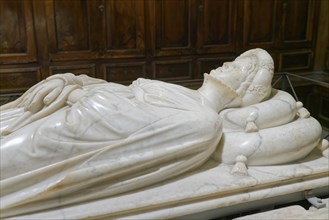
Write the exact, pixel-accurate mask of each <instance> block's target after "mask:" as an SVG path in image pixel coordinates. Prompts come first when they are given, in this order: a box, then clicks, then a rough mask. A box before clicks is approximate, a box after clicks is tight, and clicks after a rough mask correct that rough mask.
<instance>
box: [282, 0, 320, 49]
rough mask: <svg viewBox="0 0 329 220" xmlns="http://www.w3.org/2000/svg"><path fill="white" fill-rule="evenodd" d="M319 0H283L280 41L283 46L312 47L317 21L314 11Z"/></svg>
mask: <svg viewBox="0 0 329 220" xmlns="http://www.w3.org/2000/svg"><path fill="white" fill-rule="evenodd" d="M318 3H319V1H317V0H281V1H280V7H279V11H280V12H279V15H280V18H281V37H280V42H281V45H282V46H283V47H292V46H295V47H296V46H299V47H306V46H308V47H311V46H312V44H313V35H314V30H313V26H314V25H313V23H314V22H316V21H317V16H316V14H315V13H314V10H315V7H317V6H318Z"/></svg>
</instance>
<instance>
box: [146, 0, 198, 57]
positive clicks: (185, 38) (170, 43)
mask: <svg viewBox="0 0 329 220" xmlns="http://www.w3.org/2000/svg"><path fill="white" fill-rule="evenodd" d="M194 2H195V1H192V0H180V1H172V0H156V1H150V2H149V4H150V7H149V8H150V10H151V14H150V21H151V23H150V25H151V27H152V28H153V30H152V31H153V35H154V37H153V40H154V41H155V42H154V48H152V49H153V50H152V52H153V55H154V56H172V55H179V56H181V55H184V54H187V55H190V54H193V53H194V50H195V30H196V27H195V10H194V9H195V7H193V6H194V4H193V3H194Z"/></svg>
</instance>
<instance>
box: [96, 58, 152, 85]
mask: <svg viewBox="0 0 329 220" xmlns="http://www.w3.org/2000/svg"><path fill="white" fill-rule="evenodd" d="M103 71H104V74H105V77H104V78H105V79H106V80H107V81H109V82H120V83H124V84H129V83H131V82H132V81H134V80H136V79H137V78H140V77H142V78H145V77H146V63H145V62H133V63H116V64H103Z"/></svg>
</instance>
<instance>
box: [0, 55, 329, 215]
mask: <svg viewBox="0 0 329 220" xmlns="http://www.w3.org/2000/svg"><path fill="white" fill-rule="evenodd" d="M272 76H273V60H272V58H271V57H270V55H269V54H268V53H267V52H266V51H264V50H262V49H254V50H250V51H247V52H245V53H243V54H242V55H241V56H239V57H238V58H236V59H235V60H234V61H233V62H228V63H225V64H224V65H223V66H222V67H219V68H217V69H215V70H212V71H211V72H210V73H209V74H205V78H204V83H203V85H202V87H201V88H200V89H198V90H191V89H188V88H185V87H182V86H179V85H174V84H170V83H165V82H161V81H157V80H149V79H137V80H136V81H134V82H133V83H132V84H131V85H130V86H123V85H119V84H115V83H107V82H105V81H103V80H99V79H93V78H90V77H88V76H84V75H81V76H75V75H73V74H70V73H67V74H59V75H54V76H51V77H49V78H47V79H46V80H44V81H42V82H40V83H39V84H37V85H35V86H33V87H32V88H31V89H29V90H28V91H27V92H26V93H25V94H24V95H23V96H22V97H20V98H19V99H17V100H16V101H14V102H12V103H9V104H7V105H5V106H1V114H0V115H1V127H0V132H1V139H0V141H1V175H0V177H1V181H0V187H1V190H0V192H1V204H0V205H1V215H2V216H18V215H21V216H24V215H26V214H27V213H35V216H33V218H34V217H35V218H36V217H38V216H39V217H40V218H46V217H47V218H48V216H53V215H60V213H62V215H60V216H61V218H68V219H69V218H76V217H77V218H85V217H88V216H93V217H96V216H102V215H103V214H104V215H107V214H109V213H111V215H117V214H119V213H120V212H125V213H128V212H132V211H133V210H135V209H138V210H139V212H140V210H141V209H145V208H146V207H148V208H150V207H151V209H152V208H154V210H152V212H153V211H155V210H157V207H163V204H166V205H170V204H172V205H173V204H175V203H177V202H183V203H185V202H186V201H190V200H191V201H192V200H193V201H194V200H199V199H202V198H203V197H205V198H206V197H208V196H210V197H213V196H214V195H217V194H218V195H221V194H222V193H223V194H225V195H229V194H230V193H232V192H236V193H241V192H243V191H245V190H247V188H245V187H256V188H257V189H258V187H260V186H266V187H267V186H270V185H271V184H274V183H277V182H278V181H281V180H287V179H288V180H289V181H290V180H291V181H295V180H298V181H302V179H298V178H300V177H298V175H301V176H302V177H301V178H306V176H307V175H311V176H314V175H320V176H321V175H323V173H321V172H324V171H323V166H322V165H323V164H325V165H327V164H326V163H324V162H323V159H319V158H317V159H316V160H315V161H317V163H315V164H314V165H315V166H314V167H313V166H310V167H311V168H310V167H308V166H306V165H304V164H300V163H298V162H295V163H294V164H291V165H289V167H287V169H290V170H291V171H289V172H288V171H287V170H285V171H284V172H283V173H282V170H281V169H285V168H286V167H285V166H282V165H280V166H274V165H275V164H287V163H291V162H293V161H296V160H299V159H301V158H304V157H305V156H307V155H308V154H309V153H310V152H311V151H312V150H313V149H314V148H315V147H316V146H318V148H319V149H320V153H321V152H322V154H323V155H327V153H328V151H329V149H328V142H326V141H324V142H321V137H320V136H321V126H320V124H319V123H318V122H317V121H316V120H315V119H314V118H312V117H310V115H309V113H308V111H307V110H306V109H305V108H303V106H302V103H300V102H296V101H295V100H294V99H293V98H292V97H291V95H289V94H288V93H286V92H283V91H277V90H274V89H272V88H271V80H272ZM224 109H226V110H224ZM212 159H214V160H212ZM318 159H319V160H318ZM325 161H326V162H327V159H325ZM310 163H311V161H310ZM203 164H205V165H204V166H202V165H203ZM251 165H258V166H259V167H255V168H249V169H248V166H251ZM264 165H269V166H266V167H262V166H264ZM200 166H202V167H201V168H199V170H198V171H194V170H195V169H196V168H198V167H200ZM202 169H204V170H202ZM321 170H322V171H321ZM299 172H300V173H299ZM307 173H309V174H307ZM319 173H321V174H319ZM306 174H307V175H306ZM293 176H294V177H293ZM285 178H287V179H285ZM321 178H322V177H321ZM321 178H320V179H318V180H310V181H311V182H312V181H317V182H316V184H320V185H321V184H322V181H323V180H321ZM165 181H167V183H165ZM311 182H310V183H307V184H311ZM188 183H189V185H188ZM154 184H159V186H157V189H156V192H154V191H152V188H154V187H152V185H154ZM294 184H298V182H297V183H293V185H294ZM305 184H306V183H305ZM307 184H306V185H307ZM271 186H272V185H271ZM285 187H288V186H285ZM310 187H313V186H311V185H310ZM288 188H289V187H288ZM297 188H298V187H297ZM289 189H290V188H289ZM289 189H288V190H289ZM136 190H137V191H136ZM138 190H139V191H138ZM241 190H242V191H241ZM264 190H265V191H266V190H267V189H260V191H262V192H263V191H264ZM133 191H136V192H135V193H132V192H133ZM266 194H271V193H270V192H267V193H266ZM159 195H161V196H159ZM260 195H262V193H260V194H259V195H258V194H257V193H256V195H253V196H251V195H249V194H248V195H247V196H248V197H252V198H254V199H256V198H258V197H257V196H260ZM245 196H246V194H245V193H242V194H241V195H239V196H238V197H234V198H235V199H233V200H230V199H229V197H227V198H226V200H225V204H231V203H232V204H233V203H240V202H241V200H242V201H244V200H245V199H244V197H245ZM205 198H204V199H205ZM132 201H133V202H132ZM199 203H202V202H199ZM109 204H110V205H109ZM199 205H200V204H199ZM87 206H88V207H89V206H90V207H92V209H90V208H87ZM109 206H110V207H109ZM183 206H184V205H183ZM207 206H208V207H209V206H211V202H210V201H208V202H207ZM200 207H202V205H200ZM47 209H49V210H50V209H51V211H49V212H48V211H47V212H43V211H44V210H47ZM161 209H162V208H161ZM186 210H190V211H193V210H194V208H193V209H186ZM39 212H43V214H42V215H39V214H38V213H39ZM58 212H59V213H58ZM155 212H157V211H155ZM167 212H168V213H175V212H171V211H169V210H167ZM121 214H122V213H121ZM176 214H177V213H176ZM33 215H34V214H33ZM75 215H77V216H75ZM125 215H126V214H125ZM169 215H170V214H169ZM42 216H43V217H42ZM31 218H32V217H31Z"/></svg>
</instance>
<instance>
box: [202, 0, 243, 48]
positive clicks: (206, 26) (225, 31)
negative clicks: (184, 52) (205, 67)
mask: <svg viewBox="0 0 329 220" xmlns="http://www.w3.org/2000/svg"><path fill="white" fill-rule="evenodd" d="M197 9H198V17H199V20H198V30H197V48H198V52H199V53H218V52H232V51H234V49H235V41H234V40H235V37H236V15H237V14H236V13H237V10H236V1H235V0H202V1H201V2H200V3H199V5H198V8H197Z"/></svg>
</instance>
